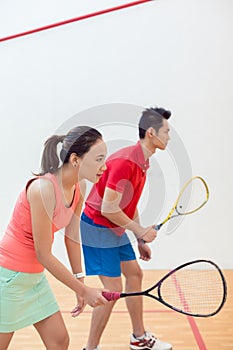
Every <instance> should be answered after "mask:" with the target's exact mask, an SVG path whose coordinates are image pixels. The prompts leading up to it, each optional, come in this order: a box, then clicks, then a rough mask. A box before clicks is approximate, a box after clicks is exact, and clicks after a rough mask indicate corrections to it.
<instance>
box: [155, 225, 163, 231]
mask: <svg viewBox="0 0 233 350" xmlns="http://www.w3.org/2000/svg"><path fill="white" fill-rule="evenodd" d="M162 225H163V224H158V225H156V226H155V230H156V231H158V230H160V229H161V227H162Z"/></svg>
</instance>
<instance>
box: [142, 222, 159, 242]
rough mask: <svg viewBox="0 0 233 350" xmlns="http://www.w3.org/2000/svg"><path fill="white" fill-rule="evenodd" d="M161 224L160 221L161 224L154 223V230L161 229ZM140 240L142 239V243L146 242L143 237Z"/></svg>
mask: <svg viewBox="0 0 233 350" xmlns="http://www.w3.org/2000/svg"><path fill="white" fill-rule="evenodd" d="M162 226H163V224H162V223H161V224H158V225H156V226H155V230H156V231H159V230H160V229H161V227H162ZM141 241H142V242H143V243H147V242H146V241H144V239H143V238H142V239H141Z"/></svg>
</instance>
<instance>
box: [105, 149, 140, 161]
mask: <svg viewBox="0 0 233 350" xmlns="http://www.w3.org/2000/svg"><path fill="white" fill-rule="evenodd" d="M135 151H136V145H130V146H127V147H123V148H121V149H119V150H117V151H116V152H114V153H113V154H111V155H110V156H109V157H108V160H107V161H110V162H111V161H117V160H118V161H130V160H132V159H133V158H134V154H135Z"/></svg>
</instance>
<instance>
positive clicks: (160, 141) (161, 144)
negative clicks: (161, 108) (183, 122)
mask: <svg viewBox="0 0 233 350" xmlns="http://www.w3.org/2000/svg"><path fill="white" fill-rule="evenodd" d="M169 131H170V128H169V124H168V121H167V120H166V119H163V126H162V127H161V128H160V129H159V131H158V133H157V134H156V133H155V135H156V136H155V137H156V139H157V140H156V147H157V148H159V149H161V150H164V149H165V148H166V147H167V144H168V141H169V140H170V136H169Z"/></svg>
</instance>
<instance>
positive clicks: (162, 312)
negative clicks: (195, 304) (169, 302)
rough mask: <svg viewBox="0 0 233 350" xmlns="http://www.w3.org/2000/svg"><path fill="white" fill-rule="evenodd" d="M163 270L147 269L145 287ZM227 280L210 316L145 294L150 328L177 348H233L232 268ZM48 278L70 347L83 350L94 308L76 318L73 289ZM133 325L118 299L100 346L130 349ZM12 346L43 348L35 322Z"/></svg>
mask: <svg viewBox="0 0 233 350" xmlns="http://www.w3.org/2000/svg"><path fill="white" fill-rule="evenodd" d="M163 274H164V271H157V270H156V271H144V284H143V287H144V288H147V287H149V286H151V285H152V284H153V283H154V281H156V280H157V279H159V277H161V276H162V275H163ZM224 274H225V277H226V280H227V284H228V297H227V301H226V304H225V306H224V308H223V309H222V310H221V311H220V313H219V314H217V315H215V316H213V317H210V318H201V319H200V318H192V317H187V316H185V315H181V314H179V313H176V312H174V311H172V310H170V309H168V308H165V307H163V305H162V304H160V303H158V302H156V301H154V300H152V299H150V298H147V297H145V298H144V321H145V325H146V327H147V329H148V330H149V331H151V332H153V333H154V334H156V335H157V336H158V337H159V338H161V339H163V340H165V341H168V342H170V343H172V344H173V349H174V350H206V349H208V350H233V270H227V271H224ZM48 279H49V281H50V283H51V286H52V288H53V290H54V293H55V294H56V296H57V300H58V302H59V304H60V307H61V310H62V313H63V316H64V320H65V322H66V325H67V328H68V331H69V333H70V338H71V341H70V348H69V349H70V350H82V349H83V347H84V346H85V344H86V339H87V336H88V330H89V324H90V319H91V308H90V307H88V306H87V307H86V309H85V311H84V313H82V314H81V315H80V316H79V317H77V318H76V319H73V318H72V317H71V316H70V310H71V309H72V307H73V306H74V305H75V298H74V293H73V292H72V291H70V290H69V289H67V288H66V287H65V286H63V285H62V284H61V283H59V282H58V281H57V280H55V279H54V278H53V277H52V276H51V275H48ZM86 283H87V284H88V285H90V286H99V285H100V284H99V281H98V279H97V278H96V277H89V278H87V279H86ZM130 333H131V325H130V320H129V315H128V313H127V310H126V307H125V303H124V300H123V299H121V300H119V301H118V302H117V303H116V306H115V309H114V311H113V313H112V315H111V318H110V321H109V323H108V325H107V328H106V329H105V332H104V335H103V337H102V342H101V344H100V345H101V350H114V349H116V350H129V345H128V343H129V335H130ZM9 349H10V350H39V349H41V350H42V349H44V347H43V345H42V343H41V340H40V338H39V336H38V335H37V333H36V331H35V330H34V328H33V326H30V327H28V328H25V329H23V330H20V331H18V332H16V333H15V335H14V338H13V340H12V342H11V345H10V347H9Z"/></svg>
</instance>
